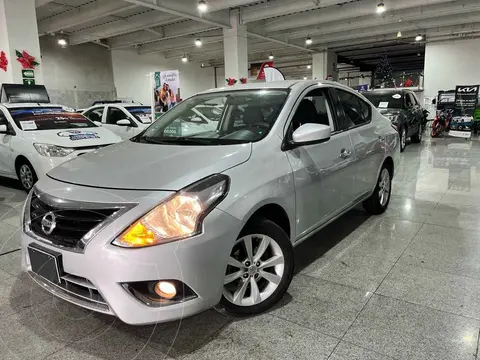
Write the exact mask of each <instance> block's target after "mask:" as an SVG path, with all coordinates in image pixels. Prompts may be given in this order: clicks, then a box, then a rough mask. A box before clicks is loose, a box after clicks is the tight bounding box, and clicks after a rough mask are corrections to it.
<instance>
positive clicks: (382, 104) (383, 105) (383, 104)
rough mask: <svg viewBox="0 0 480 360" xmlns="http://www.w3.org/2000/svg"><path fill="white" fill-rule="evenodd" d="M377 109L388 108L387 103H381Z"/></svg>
mask: <svg viewBox="0 0 480 360" xmlns="http://www.w3.org/2000/svg"><path fill="white" fill-rule="evenodd" d="M378 107H379V108H384V109H385V108H388V101H381V102H380V104H378Z"/></svg>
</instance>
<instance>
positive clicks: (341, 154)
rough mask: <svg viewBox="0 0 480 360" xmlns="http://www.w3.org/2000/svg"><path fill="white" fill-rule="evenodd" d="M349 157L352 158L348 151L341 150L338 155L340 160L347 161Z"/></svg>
mask: <svg viewBox="0 0 480 360" xmlns="http://www.w3.org/2000/svg"><path fill="white" fill-rule="evenodd" d="M350 156H352V152H351V151H350V150H346V149H342V152H341V153H340V157H341V158H342V159H347V158H349V157H350Z"/></svg>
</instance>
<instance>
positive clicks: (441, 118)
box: [430, 109, 453, 138]
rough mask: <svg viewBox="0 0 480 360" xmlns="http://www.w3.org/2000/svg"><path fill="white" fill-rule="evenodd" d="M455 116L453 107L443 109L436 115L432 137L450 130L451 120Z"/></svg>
mask: <svg viewBox="0 0 480 360" xmlns="http://www.w3.org/2000/svg"><path fill="white" fill-rule="evenodd" d="M452 117H453V109H448V110H444V111H441V112H440V113H438V114H437V116H435V119H434V120H433V123H432V132H431V134H430V135H431V136H432V138H434V137H438V136H440V135H442V134H443V132H444V131H448V130H450V122H451V121H452Z"/></svg>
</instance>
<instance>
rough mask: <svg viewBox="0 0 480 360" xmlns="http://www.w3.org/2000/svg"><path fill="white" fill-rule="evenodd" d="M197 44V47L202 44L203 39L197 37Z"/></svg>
mask: <svg viewBox="0 0 480 360" xmlns="http://www.w3.org/2000/svg"><path fill="white" fill-rule="evenodd" d="M195 46H196V47H200V46H202V40H200V39H196V40H195Z"/></svg>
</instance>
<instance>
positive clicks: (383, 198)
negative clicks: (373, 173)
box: [363, 164, 392, 215]
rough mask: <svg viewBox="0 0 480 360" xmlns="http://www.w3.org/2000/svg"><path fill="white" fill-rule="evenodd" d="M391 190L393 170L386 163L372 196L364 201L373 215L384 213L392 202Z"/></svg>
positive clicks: (365, 207) (364, 205) (365, 206)
mask: <svg viewBox="0 0 480 360" xmlns="http://www.w3.org/2000/svg"><path fill="white" fill-rule="evenodd" d="M391 192H392V174H391V170H390V169H389V168H388V167H387V166H385V164H384V165H383V167H382V170H381V171H380V176H379V177H378V182H377V185H376V186H375V190H374V191H373V194H372V196H370V197H369V198H368V199H367V200H365V201H364V202H363V207H364V209H365V210H366V211H367V212H369V213H370V214H373V215H380V214H383V213H384V212H385V210H387V207H388V204H389V203H390V194H391Z"/></svg>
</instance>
